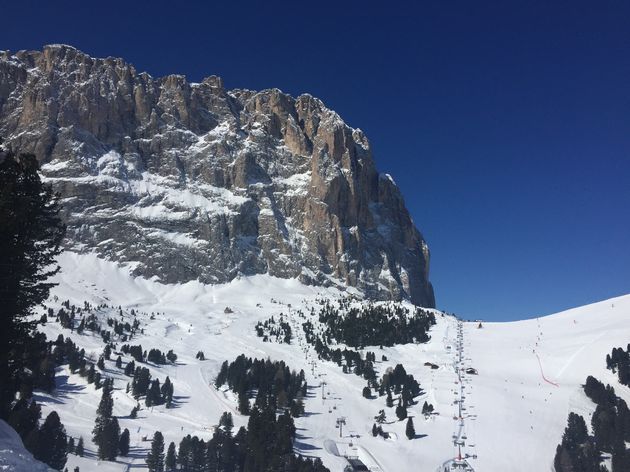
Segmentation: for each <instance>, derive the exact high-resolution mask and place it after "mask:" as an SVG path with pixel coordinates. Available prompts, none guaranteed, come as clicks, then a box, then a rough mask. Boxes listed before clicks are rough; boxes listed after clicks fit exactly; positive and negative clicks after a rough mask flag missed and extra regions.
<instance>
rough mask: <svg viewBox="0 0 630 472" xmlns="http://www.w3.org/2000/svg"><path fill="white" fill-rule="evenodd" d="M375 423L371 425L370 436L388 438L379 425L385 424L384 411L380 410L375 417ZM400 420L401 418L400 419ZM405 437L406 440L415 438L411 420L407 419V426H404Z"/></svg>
mask: <svg viewBox="0 0 630 472" xmlns="http://www.w3.org/2000/svg"><path fill="white" fill-rule="evenodd" d="M375 419H376V422H377V423H378V424H377V423H374V424H373V425H372V436H374V437H376V436H380V437H382V438H383V439H388V438H389V433H388V432H387V431H384V430H383V427H382V426H381V424H383V423H384V422H385V411H384V410H381V411H380V412H379V414H378V415H377V416H376V417H375ZM401 419H402V418H401ZM405 436H407V439H414V438H415V437H416V428H415V426H414V425H413V418H411V417H409V418H407V424H406V425H405Z"/></svg>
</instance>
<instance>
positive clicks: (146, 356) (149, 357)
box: [120, 344, 177, 365]
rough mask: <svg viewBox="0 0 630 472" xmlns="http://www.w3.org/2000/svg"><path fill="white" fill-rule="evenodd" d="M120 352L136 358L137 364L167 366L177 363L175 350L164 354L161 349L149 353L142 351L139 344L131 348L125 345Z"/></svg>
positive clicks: (151, 350)
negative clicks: (147, 363)
mask: <svg viewBox="0 0 630 472" xmlns="http://www.w3.org/2000/svg"><path fill="white" fill-rule="evenodd" d="M120 351H121V352H122V353H124V354H128V355H130V356H131V357H133V358H134V360H135V361H136V362H146V361H148V362H153V363H154V364H160V365H163V364H166V362H167V361H168V362H171V363H173V364H174V363H175V362H176V361H177V354H175V353H174V352H173V350H172V349H171V350H169V351H168V352H167V353H166V354H164V353H163V352H162V351H160V350H159V349H155V348H154V349H150V350H149V352H148V353H147V351H143V350H142V345H141V344H137V345H133V346H130V345H129V344H123V345H122V347H121V348H120Z"/></svg>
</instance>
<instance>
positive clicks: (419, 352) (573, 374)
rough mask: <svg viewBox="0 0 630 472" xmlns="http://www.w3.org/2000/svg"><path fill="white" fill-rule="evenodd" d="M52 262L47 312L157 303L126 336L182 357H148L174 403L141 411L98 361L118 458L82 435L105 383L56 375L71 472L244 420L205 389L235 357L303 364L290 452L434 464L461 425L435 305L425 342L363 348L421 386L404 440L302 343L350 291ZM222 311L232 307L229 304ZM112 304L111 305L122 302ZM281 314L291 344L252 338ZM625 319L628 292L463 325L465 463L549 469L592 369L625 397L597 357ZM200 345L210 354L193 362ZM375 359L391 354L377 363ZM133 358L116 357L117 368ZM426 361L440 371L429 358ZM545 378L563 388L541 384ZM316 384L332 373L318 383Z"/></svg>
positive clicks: (354, 385)
mask: <svg viewBox="0 0 630 472" xmlns="http://www.w3.org/2000/svg"><path fill="white" fill-rule="evenodd" d="M60 262H61V266H62V269H63V270H62V272H61V273H60V274H59V275H58V276H57V281H58V282H59V286H57V287H56V288H55V289H54V290H53V294H54V296H56V297H57V299H56V301H55V300H54V299H53V300H51V306H53V307H55V311H56V309H57V307H58V306H60V303H61V302H62V301H64V300H70V302H71V303H75V304H77V305H82V304H83V301H86V300H87V301H89V302H91V303H93V304H95V305H96V304H100V303H107V304H109V305H113V306H115V307H118V306H119V305H120V306H121V307H122V309H123V312H124V313H125V315H124V316H125V317H127V316H129V311H130V310H131V309H134V310H135V311H136V312H138V313H140V312H144V313H147V314H149V313H152V312H153V313H154V316H153V317H154V318H155V319H150V318H149V317H148V315H138V319H139V320H140V321H141V327H142V329H143V330H144V334H142V335H138V336H136V337H134V339H133V340H132V344H136V343H139V344H142V346H143V348H144V349H150V348H159V349H162V350H168V349H173V350H174V352H175V353H176V354H177V355H178V356H179V357H178V361H177V365H164V366H156V365H148V364H147V365H146V366H147V367H149V369H150V371H151V374H152V376H154V377H157V378H159V379H160V380H161V381H163V380H164V379H165V378H166V376H167V375H168V376H169V377H170V378H171V380H172V381H173V383H174V387H175V403H176V407H175V408H173V409H166V408H165V407H164V406H156V407H154V408H152V409H147V408H146V407H144V403H143V402H141V404H142V407H143V408H142V410H141V411H140V413H139V415H138V419H130V418H129V417H128V415H129V412H130V410H131V409H132V407H133V406H134V405H135V404H136V401H135V400H134V399H133V398H132V397H131V396H130V395H129V394H126V393H125V385H126V383H127V382H128V381H129V380H130V379H129V378H128V377H125V376H124V375H123V374H122V372H121V371H120V370H119V369H116V368H115V367H114V365H113V360H112V361H106V373H105V374H106V375H108V376H111V377H113V378H114V379H115V387H116V390H115V392H114V401H115V410H114V414H115V415H117V416H118V418H119V422H120V424H121V428H128V429H129V430H130V432H131V446H132V447H131V454H130V456H129V457H128V458H119V459H118V462H115V463H108V462H101V463H98V465H97V462H96V461H95V459H94V452H95V449H94V445H93V444H92V443H91V440H90V438H91V430H92V427H93V421H94V417H95V409H96V405H97V404H98V400H99V399H100V391H97V390H95V389H94V386H93V385H88V384H87V383H86V381H85V379H83V378H81V377H79V376H78V375H75V374H70V373H69V372H68V371H67V369H66V368H65V367H64V368H62V369H61V371H60V372H59V373H58V389H57V391H56V392H55V393H54V394H53V395H46V394H42V393H37V394H36V399H37V401H38V402H41V403H42V416H44V417H45V415H47V414H48V412H49V411H50V410H52V409H55V410H57V411H58V413H59V415H60V417H61V420H62V422H63V423H64V425H65V426H66V429H67V432H68V433H69V434H70V435H72V436H74V437H75V438H77V437H78V436H80V435H82V436H83V437H84V439H85V445H86V451H87V453H86V457H84V458H78V457H75V456H73V455H70V456H69V461H68V468H69V469H70V470H72V468H73V467H74V466H75V465H79V466H80V467H81V470H104V471H110V470H111V471H118V470H120V471H122V470H126V469H127V467H129V466H130V465H133V467H134V468H138V470H143V466H144V455H145V454H146V450H147V448H148V446H149V443H148V442H144V441H142V437H143V436H149V437H150V436H151V435H152V434H153V432H154V431H155V430H160V431H162V433H163V434H164V436H165V440H166V442H167V444H168V442H170V441H175V442H176V444H178V443H179V441H180V439H181V438H182V437H183V436H185V435H186V434H192V435H198V436H199V437H201V438H204V439H208V438H209V437H210V436H211V434H212V431H213V428H214V426H215V425H216V424H217V422H218V419H219V416H220V414H221V413H222V412H223V411H230V412H232V414H233V416H234V420H235V425H236V426H237V427H238V426H240V425H245V424H246V423H247V417H244V416H242V415H240V414H239V413H238V411H237V399H236V397H235V395H233V394H232V392H230V391H226V390H225V389H219V390H217V389H215V388H214V387H213V385H212V381H213V379H214V378H215V376H216V374H217V373H218V371H219V367H220V365H221V363H222V362H223V361H225V360H228V361H232V360H234V358H235V357H236V356H238V355H239V354H241V353H245V354H246V355H248V356H251V357H258V358H266V357H270V358H271V359H272V360H284V361H285V362H287V364H288V365H289V366H290V367H291V368H292V369H296V370H299V369H304V371H305V373H306V379H307V381H308V384H309V385H310V386H311V387H313V388H312V389H311V391H310V392H309V395H308V397H307V398H306V399H305V407H306V411H307V415H306V416H304V417H301V418H298V419H297V420H296V426H297V427H298V428H301V429H299V430H298V431H299V434H298V436H297V439H296V443H295V451H296V452H298V453H301V454H304V455H307V456H319V457H321V458H322V460H323V461H324V464H325V465H326V466H327V467H329V468H330V470H331V471H335V472H336V471H340V470H342V469H343V467H344V466H345V465H346V464H347V462H346V460H345V458H344V457H342V456H343V455H348V456H353V457H355V456H356V457H359V458H360V459H361V460H362V461H363V462H364V463H365V464H366V465H368V467H370V468H371V470H374V471H376V470H380V471H382V472H406V471H417V470H422V471H425V470H426V471H434V470H437V468H438V467H439V466H440V465H441V464H443V463H444V462H445V461H448V460H449V459H452V458H454V457H456V455H457V449H456V447H455V446H454V444H453V434H454V433H457V431H458V429H459V422H458V421H456V419H454V416H456V415H457V405H456V404H454V403H453V400H454V398H456V396H455V395H456V394H457V392H458V389H459V385H458V384H457V383H456V382H457V381H458V376H457V374H456V372H455V370H454V367H455V366H456V365H457V355H456V353H455V346H456V343H457V330H458V327H457V326H458V321H457V320H456V319H454V318H453V317H451V316H448V315H443V314H441V313H440V312H437V311H436V312H435V313H436V318H437V324H436V325H435V326H434V327H433V328H432V329H431V331H430V333H429V334H430V336H431V340H430V341H429V342H428V343H426V344H407V345H398V346H394V347H391V348H388V347H385V348H383V349H382V350H381V349H380V348H379V347H378V346H366V347H365V349H363V352H365V351H367V350H370V351H373V352H375V353H376V360H377V362H376V363H375V369H376V371H377V374H378V376H379V377H380V376H382V375H383V373H384V372H385V370H386V369H387V368H393V367H394V366H395V365H396V364H398V363H402V364H403V365H404V367H405V369H406V370H407V372H408V373H410V374H412V375H413V376H414V377H415V378H416V379H417V380H418V381H419V382H420V385H421V387H422V388H423V389H424V394H422V395H421V396H420V397H418V398H416V400H417V401H418V404H417V405H415V406H412V407H411V408H409V415H410V416H413V417H414V423H415V430H416V434H417V437H416V439H413V440H411V441H410V440H408V439H407V438H406V437H405V422H404V421H403V422H398V421H395V419H396V417H395V414H394V408H386V407H385V399H384V397H378V398H373V399H366V398H363V397H362V395H361V392H362V388H363V387H364V386H365V380H364V379H362V378H361V377H358V376H356V375H353V374H344V373H343V372H342V370H341V368H340V367H338V366H337V365H336V364H334V363H332V362H324V361H319V360H318V359H317V355H316V354H315V353H314V351H313V350H312V348H310V347H309V346H308V345H306V344H305V342H304V336H303V334H302V333H301V322H302V321H303V320H305V319H309V320H313V321H315V319H316V317H313V318H311V317H310V315H309V313H310V310H311V308H314V309H315V310H316V311H317V309H318V307H319V306H320V305H319V301H320V300H323V299H328V300H331V299H332V300H334V299H336V298H338V297H340V296H341V297H346V296H347V294H345V293H342V292H340V291H339V290H337V289H335V288H321V287H313V286H307V285H303V284H301V283H300V282H299V281H297V280H295V279H280V278H274V277H270V276H267V275H258V276H252V277H241V278H237V279H235V280H233V281H232V282H230V283H227V284H221V285H204V284H201V283H199V282H189V283H186V284H170V285H167V284H162V283H160V282H158V281H156V280H148V279H144V278H141V277H134V276H133V275H131V269H132V268H124V267H121V266H118V265H116V264H114V263H112V262H108V261H105V260H102V259H99V258H98V257H96V256H95V255H90V254H88V255H86V254H83V255H80V254H76V253H71V252H66V253H64V254H63V255H62V256H61V258H60ZM355 296H360V293H358V292H356V293H355ZM353 303H361V302H360V301H358V300H357V301H355V302H353ZM226 307H230V310H231V313H226V312H225V311H226V310H225V308H226ZM113 312H115V313H116V314H117V313H118V311H117V308H116V309H114V310H113ZM281 313H282V314H283V315H284V316H285V318H286V319H287V320H288V321H289V323H290V324H291V327H292V332H293V336H294V339H293V341H292V343H291V344H288V345H287V344H276V343H270V342H263V341H262V338H259V337H257V336H256V333H255V329H254V327H255V325H256V323H257V322H259V321H263V320H265V319H268V318H269V317H270V316H274V317H276V318H277V317H278V316H279V315H280V314H281ZM300 313H302V314H300ZM103 316H104V317H106V315H103ZM302 316H304V317H306V318H302ZM629 316H630V296H625V297H619V298H617V299H612V300H608V301H605V302H601V303H597V304H593V305H589V306H586V307H581V308H576V309H574V310H568V311H566V312H562V313H559V314H557V315H552V316H548V317H543V318H540V319H532V320H527V321H520V322H515V323H484V324H483V328H481V329H479V328H478V327H477V326H478V323H472V322H471V323H463V325H462V334H463V336H462V337H463V343H462V344H463V348H464V350H463V362H464V365H463V366H462V367H474V368H475V369H477V370H478V373H479V375H469V376H467V379H466V403H465V407H466V411H467V412H466V415H467V420H466V425H465V430H464V432H463V435H465V436H466V440H465V445H464V446H463V451H462V452H463V453H464V454H468V455H469V456H470V459H469V460H468V461H469V463H470V465H471V466H472V467H473V468H474V469H475V470H476V471H497V472H498V471H504V470H510V471H515V472H519V471H523V472H526V471H527V472H531V471H532V470H536V471H546V470H552V463H553V455H554V453H555V447H556V445H557V444H558V443H559V442H560V438H561V435H562V432H563V430H564V427H565V425H566V418H567V414H568V412H569V411H575V412H577V413H580V414H584V415H586V416H587V417H588V415H589V414H590V413H591V412H592V411H593V410H594V405H593V404H592V403H591V402H590V400H589V399H588V398H587V397H586V396H585V395H584V393H583V391H582V389H581V384H582V383H583V382H584V381H585V379H586V376H587V375H594V376H596V377H598V378H599V379H601V380H602V381H603V382H605V383H610V384H612V385H613V386H615V390H616V391H617V394H618V395H619V396H621V397H622V398H624V399H626V401H630V392H629V389H628V388H626V387H623V386H620V385H619V384H618V382H617V380H616V378H615V376H614V375H613V374H612V373H611V372H610V371H607V370H606V368H605V367H606V366H605V355H606V354H607V353H608V352H610V350H611V349H612V347H615V346H621V345H623V346H625V345H626V344H627V342H628V340H629V339H630V324H629V323H628V317H629ZM42 329H43V331H44V332H45V333H46V334H47V336H48V337H49V338H50V339H56V337H57V336H58V334H60V333H62V334H64V336H67V335H70V336H71V337H72V339H73V340H74V341H75V342H76V343H77V344H78V345H79V347H82V348H84V349H85V350H86V353H87V354H88V355H89V356H91V357H92V358H93V359H94V361H95V360H96V359H97V358H98V355H99V354H100V353H101V352H102V348H103V343H102V340H101V339H100V337H96V336H93V335H92V334H91V333H87V334H83V335H77V334H76V333H74V334H70V332H69V331H68V330H64V329H62V328H61V327H60V325H59V324H58V323H55V322H54V321H52V320H51V321H49V323H48V324H47V325H46V326H44V327H43V328H42ZM340 347H341V348H342V349H343V346H340ZM199 350H201V351H203V352H204V354H205V357H206V359H207V360H206V361H199V360H197V359H196V358H195V355H196V353H197V352H198V351H199ZM382 355H385V356H386V357H387V361H381V356H382ZM114 358H115V356H113V357H112V359H114ZM538 359H540V363H539V361H538ZM128 360H130V358H129V357H125V356H123V363H125V362H127V361H128ZM426 362H429V363H431V364H433V365H435V366H436V367H437V368H431V367H428V366H426V365H425V363H426ZM543 374H544V376H545V377H546V378H547V379H548V380H550V381H551V382H553V383H556V384H557V385H558V386H555V385H552V384H551V383H548V382H545V380H544V379H543ZM322 381H325V382H326V386H325V387H324V388H323V389H322V387H321V384H320V383H321V382H322ZM322 390H324V392H323V393H324V394H325V396H324V398H322ZM425 401H427V402H428V403H431V404H433V405H434V407H435V414H434V415H431V416H430V417H428V418H425V417H424V416H423V415H422V414H421V409H422V405H423V403H424V402H425ZM380 409H385V411H386V414H387V418H388V419H387V421H386V422H385V424H383V429H384V430H385V431H387V432H388V433H390V438H389V439H388V440H385V439H382V438H380V437H376V438H375V437H372V435H371V428H372V424H373V423H374V416H375V415H376V414H377V413H378V411H379V410H380ZM340 416H344V417H346V426H345V427H344V429H343V437H342V438H339V429H337V428H336V427H335V424H336V419H337V418H338V417H340ZM587 423H588V420H587ZM530 451H536V454H531V453H530ZM473 456H476V458H472V457H473Z"/></svg>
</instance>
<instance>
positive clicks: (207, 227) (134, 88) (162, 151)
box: [0, 45, 434, 306]
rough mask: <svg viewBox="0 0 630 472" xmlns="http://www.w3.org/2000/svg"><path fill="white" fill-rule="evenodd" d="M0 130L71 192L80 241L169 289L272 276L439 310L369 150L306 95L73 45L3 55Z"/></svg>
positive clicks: (68, 199) (399, 208)
mask: <svg viewBox="0 0 630 472" xmlns="http://www.w3.org/2000/svg"><path fill="white" fill-rule="evenodd" d="M0 136H4V137H6V138H7V142H8V143H9V145H11V146H13V147H14V148H16V149H19V150H21V151H23V152H24V151H27V152H32V153H34V154H35V155H36V156H37V158H38V160H39V161H40V162H41V163H42V174H43V175H44V177H45V178H46V179H48V180H49V181H50V182H51V183H52V184H53V185H54V186H55V188H56V189H57V190H58V191H59V192H60V193H61V195H62V196H63V198H64V201H63V202H64V211H65V218H66V219H67V222H68V228H69V231H68V242H67V244H68V247H72V248H74V249H76V250H81V251H95V252H97V253H98V254H99V255H101V256H102V257H106V258H109V259H112V260H115V261H118V262H121V263H128V264H130V265H131V266H132V267H133V270H134V272H135V273H137V274H141V275H144V276H147V277H158V278H159V279H160V280H162V281H164V282H185V281H188V280H194V279H198V280H200V281H202V282H206V283H218V282H226V281H229V280H231V279H232V278H234V277H237V276H239V275H250V274H258V273H269V274H271V275H274V276H278V277H299V278H300V279H302V280H303V281H305V282H308V283H315V284H341V285H347V286H351V287H356V288H358V289H360V290H362V291H364V292H365V294H366V295H367V296H369V297H373V298H379V299H400V298H409V299H411V300H412V301H413V302H414V303H416V304H419V305H424V306H433V305H434V298H433V290H432V287H431V284H430V283H429V280H428V270H429V252H428V248H427V245H426V243H425V241H424V240H423V238H422V236H421V234H420V233H419V232H418V230H417V229H416V228H415V227H414V225H413V222H412V221H411V218H410V216H409V213H408V211H407V209H406V208H405V204H404V201H403V199H402V196H401V194H400V192H399V190H398V188H397V187H396V184H395V183H394V181H393V180H392V179H391V178H390V177H389V176H386V175H385V174H379V173H378V172H377V170H376V169H375V166H374V161H373V158H372V153H371V149H370V145H369V142H368V140H367V138H366V137H365V135H364V134H363V132H362V131H361V130H359V129H353V128H351V127H349V126H348V125H347V124H346V123H345V122H344V121H343V120H342V119H341V117H340V116H339V115H338V114H337V113H335V112H334V111H332V110H330V109H328V108H327V107H326V106H325V105H324V103H323V102H322V101H321V100H319V99H317V98H315V97H313V96H311V95H308V94H304V95H300V96H299V97H297V98H293V97H291V96H290V95H288V94H285V93H283V92H282V91H280V90H278V89H268V90H263V91H259V92H256V91H251V90H240V89H235V90H227V89H225V87H224V84H223V81H222V80H221V78H219V77H217V76H209V77H207V78H205V79H204V80H203V81H202V82H200V83H190V82H188V81H187V79H186V78H185V77H184V76H182V75H169V76H166V77H162V78H157V79H155V78H153V77H151V76H150V75H149V74H146V73H138V72H137V71H136V70H135V68H134V67H133V66H132V65H130V64H128V63H126V62H125V61H124V60H122V59H118V58H106V59H96V58H92V57H90V56H88V55H86V54H84V53H82V52H81V51H79V50H77V49H75V48H73V47H70V46H63V45H50V46H45V47H44V48H43V50H42V51H19V52H17V53H15V54H11V53H9V52H4V53H2V54H0Z"/></svg>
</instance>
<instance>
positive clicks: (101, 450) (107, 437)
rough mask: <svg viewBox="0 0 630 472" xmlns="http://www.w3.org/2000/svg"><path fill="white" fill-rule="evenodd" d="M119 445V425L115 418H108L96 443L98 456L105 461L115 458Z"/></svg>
mask: <svg viewBox="0 0 630 472" xmlns="http://www.w3.org/2000/svg"><path fill="white" fill-rule="evenodd" d="M119 445H120V426H119V425H118V420H117V419H116V418H109V419H108V420H107V421H106V422H105V425H104V427H103V431H102V433H101V437H100V441H99V443H98V457H99V459H103V460H106V461H113V460H116V456H117V455H118V449H119Z"/></svg>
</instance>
